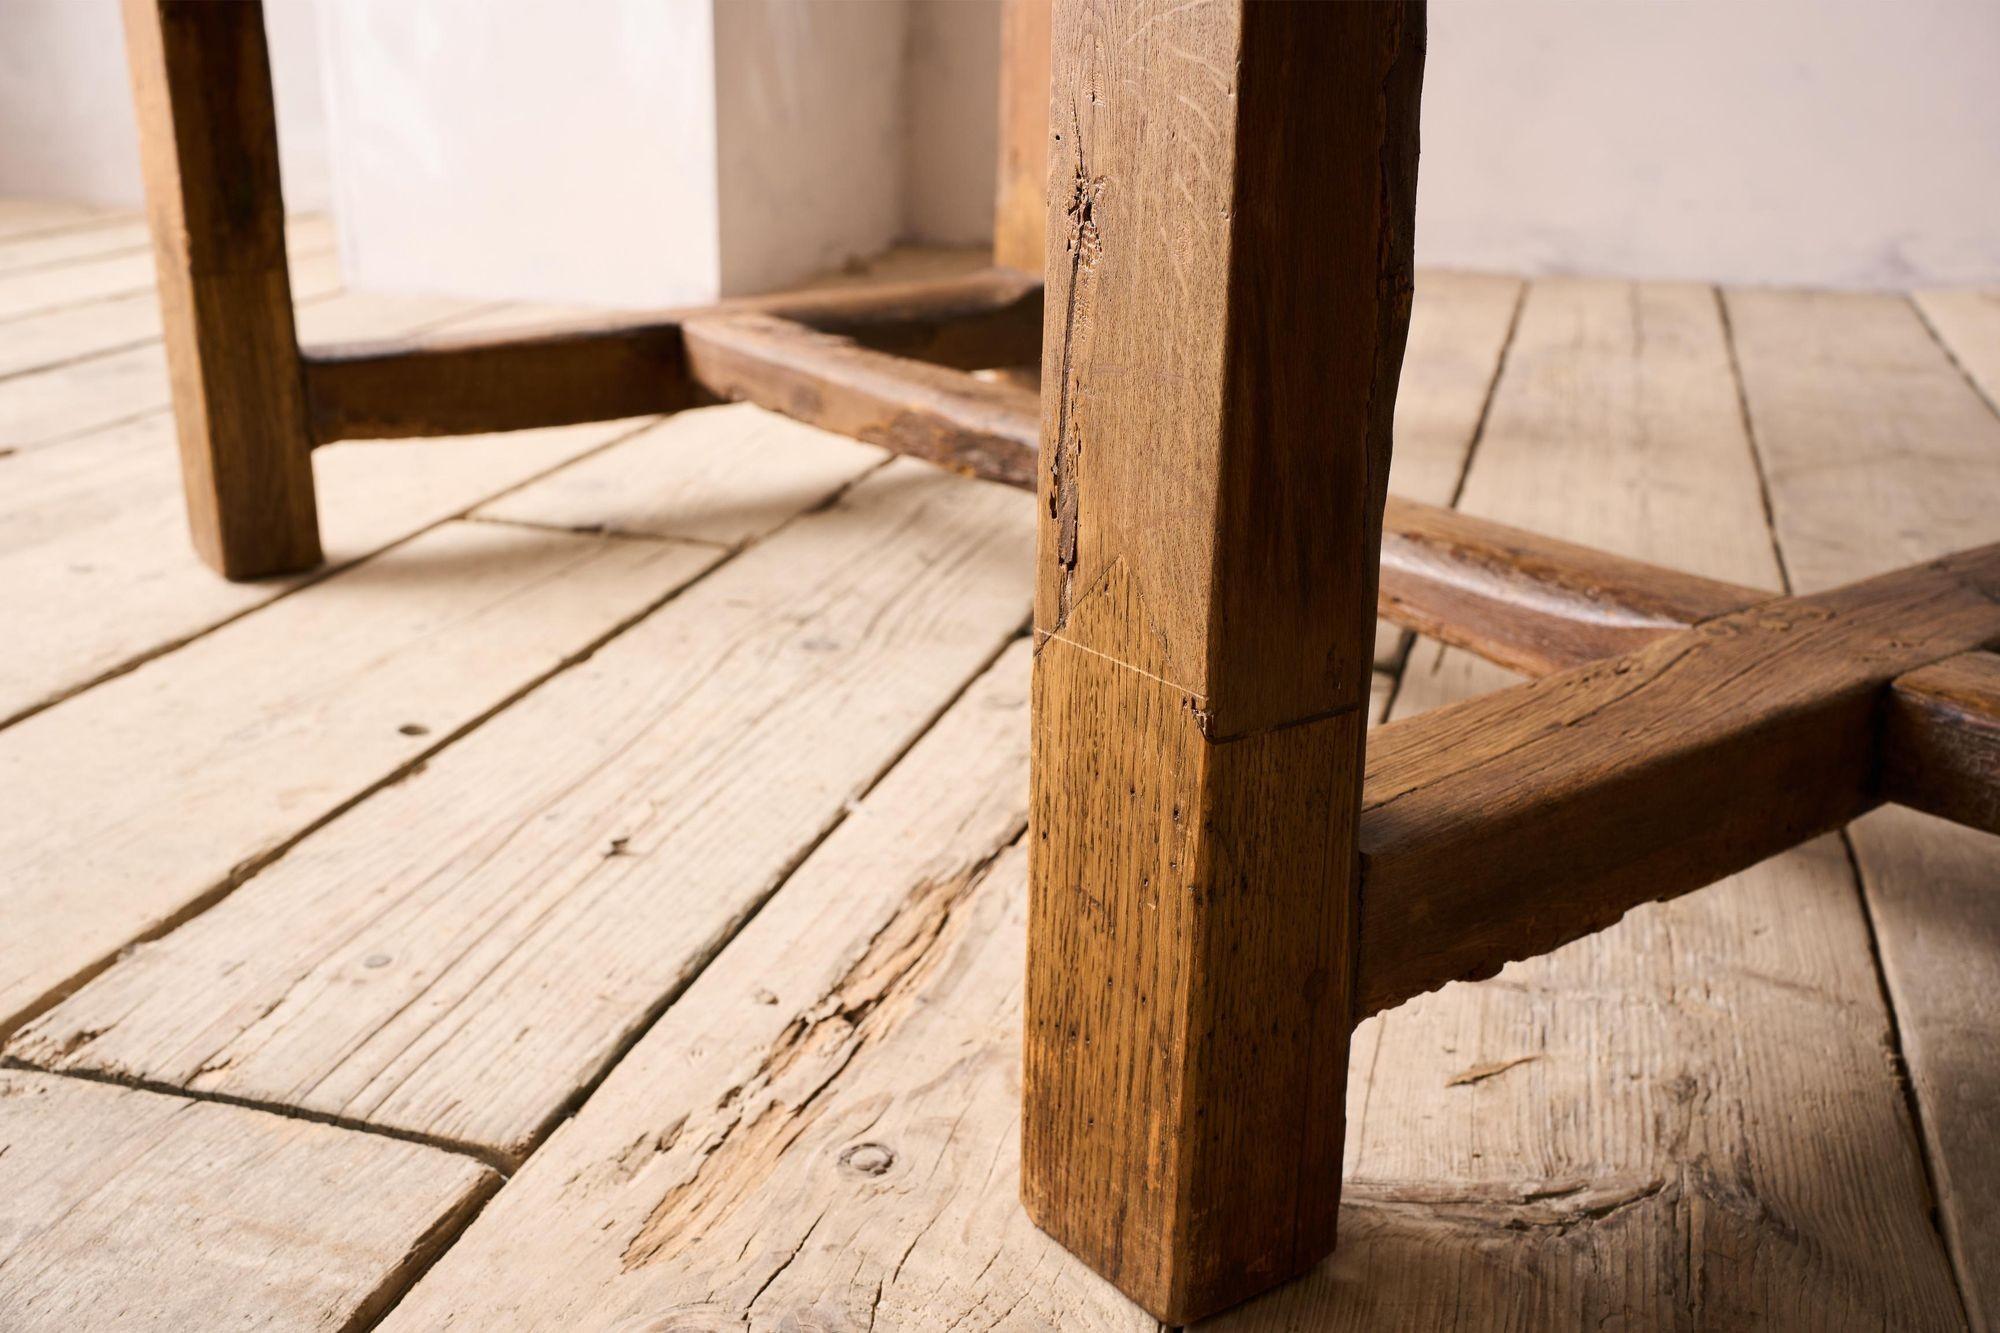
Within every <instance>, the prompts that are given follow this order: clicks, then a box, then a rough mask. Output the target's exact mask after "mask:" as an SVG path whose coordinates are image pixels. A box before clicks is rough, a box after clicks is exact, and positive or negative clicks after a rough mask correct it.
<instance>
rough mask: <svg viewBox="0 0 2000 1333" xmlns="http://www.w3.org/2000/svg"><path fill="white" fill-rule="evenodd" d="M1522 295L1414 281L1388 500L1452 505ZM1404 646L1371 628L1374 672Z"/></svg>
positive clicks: (1487, 283)
mask: <svg viewBox="0 0 2000 1333" xmlns="http://www.w3.org/2000/svg"><path fill="white" fill-rule="evenodd" d="M1526 290H1527V284H1526V283H1523V282H1522V281H1521V280H1520V279H1518V278H1508V277H1501V276H1499V275H1497V274H1486V273H1451V272H1444V271H1440V270H1436V269H1432V270H1428V271H1426V272H1422V273H1419V274H1417V290H1416V297H1415V299H1414V300H1413V301H1412V302H1411V304H1410V341H1409V348H1408V350H1407V351H1406V352H1405V353H1404V355H1403V379H1402V386H1401V387H1400V388H1398V389H1397V390H1396V429H1395V436H1396V449H1395V456H1394V457H1392V458H1391V459H1390V460H1389V493H1390V494H1391V495H1393V496H1400V497H1402V498H1403V499H1406V500H1415V501H1418V502H1419V503H1422V504H1430V505H1440V506H1449V505H1450V504H1451V503H1452V501H1453V500H1454V499H1456V498H1457V496H1458V490H1459V487H1460V485H1461V484H1462V483H1463V481H1464V478H1465V466H1466V461H1467V459H1469V458H1470V457H1471V453H1472V447H1473V443H1474V441H1476V440H1477V439H1478V437H1479V431H1480V429H1481V427H1482V426H1483V424H1484V422H1485V418H1486V404H1487V402H1488V400H1489V399H1490V397H1491V396H1492V392H1493V384H1494V381H1495V380H1496V379H1498V378H1499V374H1500V364H1501V360H1502V358H1503V357H1504V356H1505V354H1506V350H1507V344H1508V341H1509V340H1510V339H1511V338H1512V336H1513V330H1514V320H1515V317H1516V315H1517V314H1518V313H1519V311H1520V307H1521V299H1522V295H1523V293H1525V292H1526ZM1409 644H1410V635H1409V633H1408V631H1406V630H1404V629H1402V628H1401V627H1400V626H1397V625H1393V624H1391V623H1390V622H1388V621H1386V620H1382V621H1378V622H1377V623H1376V626H1375V666H1376V668H1377V669H1378V670H1383V671H1392V672H1393V671H1397V670H1400V669H1401V668H1402V665H1403V655H1404V653H1405V652H1406V651H1407V650H1408V648H1409Z"/></svg>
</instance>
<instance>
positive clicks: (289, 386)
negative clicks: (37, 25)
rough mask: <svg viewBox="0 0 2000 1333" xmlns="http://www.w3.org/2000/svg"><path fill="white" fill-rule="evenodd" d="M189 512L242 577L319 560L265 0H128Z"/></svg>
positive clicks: (199, 541)
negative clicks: (217, 0) (262, 0)
mask: <svg viewBox="0 0 2000 1333" xmlns="http://www.w3.org/2000/svg"><path fill="white" fill-rule="evenodd" d="M125 31H126V48H127V52H128V55H129V57H130V61H131V68H132V88H133V96H134V101H135V104H136V108H137V112H138V121H139V142H140V149H141V156H142V160H143V165H144V170H145V179H146V200H147V212H148V218H149V221H150V222H151V226H152V232H153V250H154V256H155V260H156V263H157V265H158V275H159V289H160V306H161V316H162V324H163V329H164V333H165V338H166V347H167V366H168V370H169V372H170V374H171V377H172V381H173V398H174V417H175V422H176V426H177V429H178V431H179V437H180V453H181V477H182V481H183V483H184V486H185V489H186V493H187V506H188V526H189V528H190V529H191V531H192V534H193V537H194V544H195V549H196V550H197V551H198V552H200V554H201V557H202V559H203V560H205V561H207V562H208V563H209V564H210V565H212V566H214V567H215V568H216V569H217V570H218V571H220V572H221V573H223V574H225V575H227V576H228V577H230V578H232V579H246V578H256V577H259V576H261V575H266V574H284V573H291V572H294V571H297V570H302V569H309V568H311V567H312V566H314V565H316V564H318V563H319V561H320V545H319V523H318V516H317V514H316V512H315V508H314V499H313V474H312V457H311V450H312V445H311V440H310V437H309V435H308V433H307V425H306V409H305V393H304V386H303V383H302V381H301V378H300V372H299V349H298V339H297V334H296V332H295V331H294V328H293V323H292V292H291V279H290V275H289V274H288V273H287V271H286V268H285V209H284V202H283V199H282V197H281V194H280V191H279V184H278V137H277V127H276V123H275V121H274V119H273V114H272V104H271V69H270V60H269V56H268V54H267V52H266V50H265V45H264V14H263V7H262V6H261V5H259V4H256V3H243V2H240V0H238V2H234V3H211V2H210V0H126V4H125Z"/></svg>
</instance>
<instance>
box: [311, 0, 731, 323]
mask: <svg viewBox="0 0 2000 1333" xmlns="http://www.w3.org/2000/svg"><path fill="white" fill-rule="evenodd" d="M710 14H711V8H710V5H709V4H708V3H706V0H699V2H697V0H581V2H580V3H569V4H562V3H549V2H548V0H334V2H333V3H327V4H324V5H322V7H321V17H322V19H323V20H324V25H323V26H324V44H325V54H326V91H327V100H328V105H329V109H330V119H331V124H332V137H333V142H334V145H335V148H336V152H335V159H334V178H335V190H336V209H335V212H336V216H337V218H338V220H339V224H340V234H341V258H342V262H343V265H344V267H345V269H346V272H347V275H348V279H349V281H350V282H352V283H354V284H355V285H357V286H360V287H367V288H376V289H383V290H391V291H424V292H450V293H456V294H459V295H465V296H474V297H479V296H486V297H496V298H499V297H518V298H524V299H538V300H550V301H563V302H581V303H590V304H605V305H662V304H671V303H674V302H679V301H695V300H708V299H711V298H712V297H713V296H714V295H715V290H716V282H717V272H718V265H719V262H720V260H719V253H720V250H719V240H718V216H717V210H716V203H717V201H716V187H715V178H716V140H715V92H714V84H713V81H712V80H713V62H712V56H711V52H712V49H713V27H712V24H711V21H710Z"/></svg>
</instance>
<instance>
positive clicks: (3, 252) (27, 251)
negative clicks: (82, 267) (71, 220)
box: [0, 217, 153, 280]
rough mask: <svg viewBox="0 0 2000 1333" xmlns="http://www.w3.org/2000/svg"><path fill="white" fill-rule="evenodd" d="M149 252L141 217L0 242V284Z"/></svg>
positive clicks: (143, 220)
mask: <svg viewBox="0 0 2000 1333" xmlns="http://www.w3.org/2000/svg"><path fill="white" fill-rule="evenodd" d="M152 249H153V238H152V236H151V234H150V233H148V232H147V230H146V220H145V218H143V217H130V218H111V219H107V220H106V221H105V222H104V223H103V224H102V225H100V226H95V227H69V228H64V229H61V230H58V231H52V232H47V233H44V234H43V235H40V236H25V237H21V238H19V239H16V240H4V239H0V280H4V278H5V276H6V275H8V274H11V273H17V272H19V271H21V270H22V269H38V268H55V267H58V266H63V267H67V266H69V265H72V264H74V263H76V262H77V261H79V260H92V259H101V258H105V257H108V256H118V255H148V254H151V253H152Z"/></svg>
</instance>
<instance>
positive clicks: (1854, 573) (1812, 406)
mask: <svg viewBox="0 0 2000 1333" xmlns="http://www.w3.org/2000/svg"><path fill="white" fill-rule="evenodd" d="M1726 299H1727V301H1728V305H1729V320H1730V327H1731V329H1732V331H1733V333H1734V336H1735V342H1736V349H1737V355H1738V357H1739V359H1740V360H1741V362H1742V369H1743V393H1744V399H1745V403H1746V405H1747V408H1748V410H1749V413H1750V420H1751V422H1752V425H1753V427H1754V429H1755V432H1756V439H1757V447H1758V451H1759V453H1760V454H1761V456H1762V458H1763V460H1764V467H1765V471H1766V473H1767V479H1768V482H1769V485H1770V489H1771V501H1772V515H1773V519H1774V521H1775V522H1776V525H1777V532H1778V538H1779V543H1780V545H1781V547H1782V549H1783V552H1784V560H1785V568H1786V570H1787V572H1788V573H1789V574H1790V576H1791V581H1792V586H1793V587H1794V588H1795V589H1797V590H1798V591H1801V592H1812V591H1816V590H1818V589H1822V588H1829V587H1833V586H1836V585H1838V584H1841V583H1847V582H1851V581H1852V580H1854V579H1857V578H1862V577H1865V576H1867V575H1868V574H1873V573H1879V572H1880V571H1882V570H1885V569H1894V568H1897V567H1898V566H1901V565H1907V564H1914V563H1915V562H1917V561H1919V560H1928V559H1930V558H1931V557H1933V556H1937V555H1942V554H1944V553H1945V552H1947V551H1953V550H1958V549H1961V548H1963V547H1966V546H1974V545H1978V544H1979V543H1981V542H1987V541H1993V540H1996V539H2000V506H1996V505H1995V504H1994V502H1993V485H1994V482H1993V478H1994V475H1995V464H1994V458H1995V457H1996V455H2000V418H1997V417H1996V416H1995V415H1994V412H1993V409H1992V408H1991V407H1989V406H1988V405H1987V404H1986V403H1985V402H1984V401H1983V400H1981V398H1980V396H1979V395H1978V393H1977V392H1975V391H1974V390H1973V388H1972V386H1971V385H1970V384H1968V383H1966V380H1965V377H1964V376H1963V375H1961V374H1960V373H1959V371H1958V369H1957V368H1956V367H1955V366H1953V365H1952V364H1951V362H1950V360H1949V359H1947V358H1946V357H1945V356H1944V355H1943V354H1942V352H1941V351H1940V350H1939V348H1938V345H1937V343H1936V341H1935V340H1933V339H1932V338H1931V336H1930V334H1929V333H1928V331H1926V329H1925V328H1924V325H1923V321H1922V320H1921V319H1919V318H1918V316H1917V312H1916V311H1915V310H1914V309H1913V308H1912V307H1911V305H1910V303H1909V302H1908V301H1907V300H1905V299H1903V298H1902V297H1900V296H1860V295H1852V294H1835V293H1828V292H1785V291H1764V290H1744V291H1731V292H1729V293H1728V294H1727V297H1726ZM1780 496H1783V497H1784V503H1783V504H1780V503H1779V497H1780Z"/></svg>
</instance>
